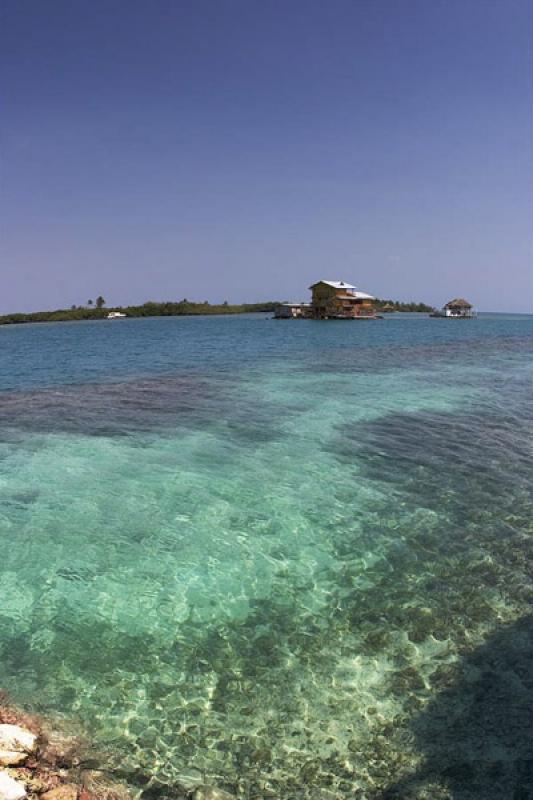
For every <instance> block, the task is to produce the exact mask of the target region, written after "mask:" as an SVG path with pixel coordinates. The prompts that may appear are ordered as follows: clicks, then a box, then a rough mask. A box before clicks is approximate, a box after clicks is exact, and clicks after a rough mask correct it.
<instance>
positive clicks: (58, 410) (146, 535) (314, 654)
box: [0, 315, 533, 800]
mask: <svg viewBox="0 0 533 800" xmlns="http://www.w3.org/2000/svg"><path fill="white" fill-rule="evenodd" d="M532 356H533V317H528V316H523V317H518V316H515V317H513V316H509V317H505V316H501V315H492V316H491V315H486V316H481V317H480V318H479V319H477V320H475V321H455V320H454V321H449V320H434V319H429V318H427V317H424V316H419V315H398V316H391V317H388V318H386V319H384V320H382V321H378V322H359V323H343V322H334V321H332V322H314V321H298V322H291V321H274V320H271V319H269V318H266V317H265V316H260V315H257V316H255V315H254V316H252V315H250V316H242V317H220V318H168V319H145V320H143V319H140V320H124V321H120V322H113V323H109V322H107V321H105V322H102V323H74V324H53V325H33V326H20V327H3V328H0V432H1V438H0V543H1V560H0V586H1V591H0V686H2V687H3V688H5V689H7V690H8V691H9V693H10V694H11V695H12V696H13V697H14V698H15V699H16V700H17V701H18V702H20V703H23V704H24V705H25V706H26V707H28V708H31V709H33V710H34V711H37V712H39V713H41V714H45V715H48V716H50V717H52V718H58V719H64V720H66V721H72V720H74V721H76V722H77V724H79V725H80V726H83V728H84V729H86V730H88V731H89V732H90V734H91V736H92V737H93V739H94V742H95V744H96V746H97V748H98V750H99V756H98V757H99V760H100V764H101V765H103V766H106V767H108V768H110V769H112V770H113V772H114V774H115V775H117V776H118V777H120V778H122V779H123V780H126V781H127V782H128V783H129V784H130V785H131V787H132V788H133V790H134V791H143V792H144V796H145V797H147V798H148V797H157V796H161V797H179V796H181V793H182V789H181V788H180V787H182V785H183V775H184V774H186V773H187V772H190V771H191V770H198V771H200V772H201V773H202V774H203V775H204V777H205V779H206V780H208V781H210V782H212V783H215V784H217V785H219V786H223V787H225V788H226V789H228V790H231V791H232V792H234V793H235V794H237V795H239V796H240V797H246V798H268V797H272V798H280V800H286V799H288V798H307V797H308V798H314V799H315V800H316V799H319V798H323V800H327V799H328V798H330V799H332V798H353V797H357V798H378V797H384V798H385V797H387V798H388V797H401V798H408V797H420V798H423V797H425V798H460V799H463V798H464V799H465V800H466V799H467V798H492V797H494V798H500V799H501V798H503V797H509V798H516V799H517V800H523V799H524V798H527V797H530V794H529V792H530V790H531V786H532V784H533V762H532V761H531V735H532V732H533V731H532V726H533V701H532V699H531V698H532V692H533V686H532V682H533V677H532V676H533V658H532V654H533V632H532V624H531V605H532V600H533V584H532V564H533V493H532V488H533V469H532V467H533V437H532V434H533V393H532V385H531V364H532Z"/></svg>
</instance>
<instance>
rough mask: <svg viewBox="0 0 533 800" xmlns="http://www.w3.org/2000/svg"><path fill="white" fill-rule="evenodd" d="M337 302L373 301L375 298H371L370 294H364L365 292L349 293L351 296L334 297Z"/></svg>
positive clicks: (340, 295) (339, 295)
mask: <svg viewBox="0 0 533 800" xmlns="http://www.w3.org/2000/svg"><path fill="white" fill-rule="evenodd" d="M336 297H337V299H338V300H375V297H372V295H371V294H366V292H351V294H338V295H336Z"/></svg>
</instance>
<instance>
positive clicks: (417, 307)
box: [376, 297, 434, 313]
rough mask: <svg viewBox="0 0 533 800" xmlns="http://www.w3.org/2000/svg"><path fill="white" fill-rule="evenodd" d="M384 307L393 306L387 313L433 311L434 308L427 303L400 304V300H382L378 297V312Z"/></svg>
mask: <svg viewBox="0 0 533 800" xmlns="http://www.w3.org/2000/svg"><path fill="white" fill-rule="evenodd" d="M384 306H391V308H387V309H386V310H387V311H427V312H428V313H429V312H430V311H433V310H434V309H433V306H428V305H427V303H400V302H399V301H398V300H382V299H381V298H379V297H376V310H378V311H380V310H383V308H384Z"/></svg>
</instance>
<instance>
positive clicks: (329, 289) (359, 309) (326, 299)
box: [309, 280, 376, 319]
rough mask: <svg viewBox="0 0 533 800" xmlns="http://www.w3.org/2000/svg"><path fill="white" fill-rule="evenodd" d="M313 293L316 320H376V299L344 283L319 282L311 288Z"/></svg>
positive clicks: (313, 311)
mask: <svg viewBox="0 0 533 800" xmlns="http://www.w3.org/2000/svg"><path fill="white" fill-rule="evenodd" d="M309 288H310V289H311V291H312V293H313V299H312V303H311V305H312V316H313V317H314V318H315V319H375V318H376V309H375V306H374V301H375V297H373V296H372V295H371V294H366V292H361V291H359V289H357V287H356V286H352V285H351V284H350V283H345V282H344V281H324V280H322V281H317V283H313V285H312V286H310V287H309Z"/></svg>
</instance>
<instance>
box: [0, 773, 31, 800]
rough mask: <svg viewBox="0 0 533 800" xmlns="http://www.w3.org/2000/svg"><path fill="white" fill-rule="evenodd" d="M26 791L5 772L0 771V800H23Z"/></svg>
mask: <svg viewBox="0 0 533 800" xmlns="http://www.w3.org/2000/svg"><path fill="white" fill-rule="evenodd" d="M24 797H26V789H25V788H24V786H23V785H22V784H21V783H19V782H18V781H16V780H15V779H14V778H12V777H11V775H8V774H7V772H4V771H3V770H0V800H23V798H24Z"/></svg>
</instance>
